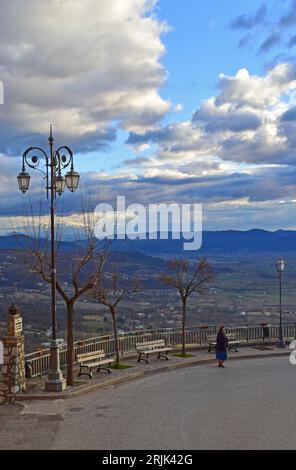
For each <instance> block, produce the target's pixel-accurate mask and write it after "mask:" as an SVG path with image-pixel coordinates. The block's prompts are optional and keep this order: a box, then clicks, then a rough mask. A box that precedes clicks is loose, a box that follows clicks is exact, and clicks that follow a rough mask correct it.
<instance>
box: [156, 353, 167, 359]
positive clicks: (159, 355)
mask: <svg viewBox="0 0 296 470" xmlns="http://www.w3.org/2000/svg"><path fill="white" fill-rule="evenodd" d="M161 357H163V358H164V359H166V360H167V361H168V360H169V358H168V353H166V354H161V353H158V356H157V359H160V358H161Z"/></svg>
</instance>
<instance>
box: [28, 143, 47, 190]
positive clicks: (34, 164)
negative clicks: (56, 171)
mask: <svg viewBox="0 0 296 470" xmlns="http://www.w3.org/2000/svg"><path fill="white" fill-rule="evenodd" d="M33 151H34V153H35V152H36V151H37V152H40V153H41V154H42V155H43V157H44V159H45V167H46V171H44V170H41V168H39V164H40V157H38V156H37V155H32V157H30V153H31V152H33ZM25 165H27V166H28V167H29V168H33V170H36V171H39V172H40V173H42V174H43V175H44V176H45V178H46V192H47V199H48V190H49V182H48V167H49V165H50V164H49V157H48V155H47V153H46V152H45V151H44V150H43V149H42V148H41V147H29V148H28V149H27V150H25V152H24V153H23V171H25Z"/></svg>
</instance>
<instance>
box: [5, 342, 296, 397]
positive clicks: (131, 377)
mask: <svg viewBox="0 0 296 470" xmlns="http://www.w3.org/2000/svg"><path fill="white" fill-rule="evenodd" d="M290 353H291V352H290V351H285V352H274V353H270V354H259V353H258V354H254V355H251V356H250V355H242V356H238V357H235V356H234V357H229V358H228V360H229V361H239V360H247V359H266V358H274V357H281V356H289V355H290ZM215 362H216V359H215V358H213V359H203V360H200V359H198V360H191V361H187V362H179V363H177V364H168V365H165V366H163V367H158V368H157V369H149V370H142V371H138V372H134V373H130V374H127V375H126V376H121V377H115V378H111V379H109V380H106V381H104V382H100V383H95V384H86V385H82V386H81V387H80V388H79V390H73V391H72V390H71V391H68V392H67V391H66V392H61V393H50V394H43V395H36V394H35V395H33V394H23V395H13V396H12V397H11V398H12V399H13V400H14V401H26V400H68V399H70V398H76V397H79V396H81V395H85V394H87V393H90V392H93V391H95V390H100V389H103V388H106V387H110V386H113V385H117V384H120V383H122V382H130V381H133V380H137V379H140V378H142V377H146V376H149V375H156V374H159V373H161V372H169V371H171V370H175V369H181V368H184V367H192V366H202V365H206V364H214V363H215Z"/></svg>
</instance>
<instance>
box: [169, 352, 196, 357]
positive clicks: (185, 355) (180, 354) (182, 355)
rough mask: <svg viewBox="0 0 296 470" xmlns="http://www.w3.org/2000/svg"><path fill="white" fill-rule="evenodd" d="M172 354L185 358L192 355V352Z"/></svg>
mask: <svg viewBox="0 0 296 470" xmlns="http://www.w3.org/2000/svg"><path fill="white" fill-rule="evenodd" d="M174 356H176V357H183V358H186V357H194V354H188V353H185V354H182V353H176V354H174Z"/></svg>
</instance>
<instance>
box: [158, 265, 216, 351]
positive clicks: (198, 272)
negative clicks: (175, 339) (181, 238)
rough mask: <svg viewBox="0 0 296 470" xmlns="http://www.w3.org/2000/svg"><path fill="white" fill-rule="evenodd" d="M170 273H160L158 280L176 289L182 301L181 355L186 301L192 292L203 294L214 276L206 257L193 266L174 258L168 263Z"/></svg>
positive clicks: (183, 340) (183, 342)
mask: <svg viewBox="0 0 296 470" xmlns="http://www.w3.org/2000/svg"><path fill="white" fill-rule="evenodd" d="M168 268H169V271H170V272H171V274H161V276H160V280H161V282H162V283H163V284H166V285H167V286H169V287H172V288H173V289H176V290H177V291H178V293H179V295H180V297H181V302H182V355H183V356H185V325H186V307H187V301H188V299H189V297H190V296H191V294H193V292H195V293H199V294H204V293H205V292H207V291H208V286H209V283H210V282H211V281H212V280H213V278H214V273H213V269H212V266H211V265H210V263H209V262H208V260H207V259H206V258H203V259H201V260H199V261H198V262H197V263H195V264H194V265H193V266H192V265H191V264H190V262H189V260H187V259H175V260H172V261H170V262H169V264H168Z"/></svg>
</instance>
